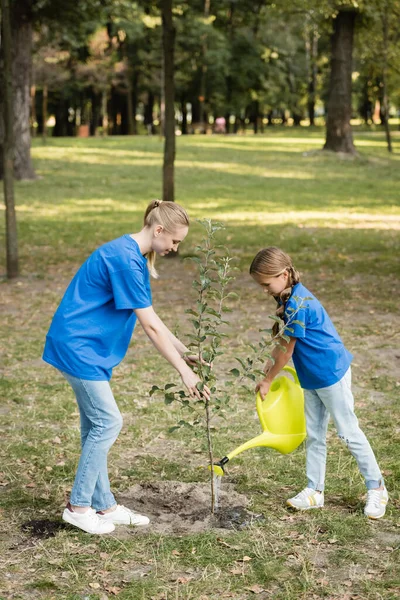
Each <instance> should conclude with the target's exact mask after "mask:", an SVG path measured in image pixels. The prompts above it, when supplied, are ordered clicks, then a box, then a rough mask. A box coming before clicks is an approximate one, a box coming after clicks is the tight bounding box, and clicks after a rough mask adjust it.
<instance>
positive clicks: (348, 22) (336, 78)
mask: <svg viewBox="0 0 400 600" xmlns="http://www.w3.org/2000/svg"><path fill="white" fill-rule="evenodd" d="M356 14H357V10H356V9H354V8H352V7H349V8H347V9H346V8H341V9H339V13H338V15H337V17H336V19H334V24H333V25H334V31H333V35H332V40H331V43H332V46H331V74H330V87H329V98H328V104H327V111H328V115H327V121H326V141H325V146H324V150H333V151H334V152H345V153H346V154H355V152H356V150H355V148H354V144H353V134H352V130H351V126H350V118H351V89H352V79H351V75H352V58H353V38H354V26H355V20H356Z"/></svg>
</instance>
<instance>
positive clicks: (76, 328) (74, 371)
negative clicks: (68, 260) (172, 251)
mask: <svg viewBox="0 0 400 600" xmlns="http://www.w3.org/2000/svg"><path fill="white" fill-rule="evenodd" d="M151 304H152V301H151V290H150V275H149V270H148V268H147V259H146V258H145V257H144V256H143V255H142V254H141V252H140V249H139V246H138V244H137V243H136V242H135V240H133V239H132V238H131V236H130V235H128V234H126V235H123V236H122V237H120V238H118V239H116V240H113V241H112V242H109V243H107V244H104V245H103V246H100V248H98V249H97V250H95V252H93V254H91V256H89V258H88V259H87V260H86V261H85V262H84V263H83V265H82V266H81V268H80V269H79V271H78V272H77V273H76V275H75V277H74V278H73V280H72V281H71V283H70V284H69V286H68V288H67V291H66V292H65V294H64V297H63V299H62V301H61V304H60V306H59V307H58V309H57V311H56V313H55V315H54V317H53V321H52V323H51V326H50V329H49V332H48V334H47V337H46V345H45V348H44V353H43V360H45V361H46V362H48V363H50V364H51V365H53V366H54V367H57V369H60V370H61V371H65V372H66V373H69V374H70V375H73V376H75V377H79V378H80V379H89V380H92V381H104V380H106V381H108V380H109V379H110V378H111V375H112V369H113V368H114V367H115V366H116V365H118V364H119V363H120V362H121V360H122V359H123V358H124V356H125V354H126V352H127V350H128V346H129V342H130V340H131V337H132V333H133V329H134V327H135V323H136V315H135V313H134V312H133V310H134V309H136V308H148V307H149V306H151Z"/></svg>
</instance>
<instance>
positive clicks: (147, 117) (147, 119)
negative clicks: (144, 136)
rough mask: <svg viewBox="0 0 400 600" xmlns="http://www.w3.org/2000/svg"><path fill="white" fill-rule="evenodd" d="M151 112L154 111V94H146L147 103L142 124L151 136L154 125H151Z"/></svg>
mask: <svg viewBox="0 0 400 600" xmlns="http://www.w3.org/2000/svg"><path fill="white" fill-rule="evenodd" d="M153 111H154V94H153V92H148V93H147V103H146V106H145V107H144V124H145V125H146V128H147V133H148V135H153V133H154V125H153Z"/></svg>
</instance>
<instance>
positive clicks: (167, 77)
mask: <svg viewBox="0 0 400 600" xmlns="http://www.w3.org/2000/svg"><path fill="white" fill-rule="evenodd" d="M172 2H173V0H161V12H162V24H163V51H164V57H163V59H164V97H165V123H164V130H165V144H164V165H163V200H167V201H172V202H173V201H174V162H175V106H174V102H175V82H174V50H175V27H174V23H173V18H172Z"/></svg>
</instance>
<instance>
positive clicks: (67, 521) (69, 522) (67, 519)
mask: <svg viewBox="0 0 400 600" xmlns="http://www.w3.org/2000/svg"><path fill="white" fill-rule="evenodd" d="M62 520H63V521H65V522H66V523H68V524H69V525H72V526H73V527H77V528H78V529H80V530H81V531H84V532H85V533H89V534H90V535H106V534H107V533H112V532H113V531H114V529H115V525H114V527H113V528H112V529H110V531H88V530H87V529H83V527H81V525H79V523H76V522H75V521H74V520H73V519H70V518H69V515H68V514H64V513H63V516H62Z"/></svg>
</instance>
